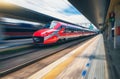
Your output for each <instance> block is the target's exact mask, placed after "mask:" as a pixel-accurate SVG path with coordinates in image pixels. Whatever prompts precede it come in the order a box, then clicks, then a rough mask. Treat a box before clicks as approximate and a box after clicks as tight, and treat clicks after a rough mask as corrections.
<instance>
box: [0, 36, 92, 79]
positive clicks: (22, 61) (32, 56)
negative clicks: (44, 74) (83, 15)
mask: <svg viewBox="0 0 120 79" xmlns="http://www.w3.org/2000/svg"><path fill="white" fill-rule="evenodd" d="M89 38H91V37H87V38H84V39H82V40H76V41H71V42H68V43H65V44H61V45H54V46H51V47H48V48H42V49H41V48H40V49H38V48H37V49H35V50H32V49H31V51H29V52H28V51H27V52H28V53H26V52H25V54H22V55H20V54H19V55H16V56H13V57H9V58H7V59H3V60H0V64H1V66H0V76H1V77H2V76H5V75H7V74H8V73H11V72H13V71H16V70H18V69H21V68H23V67H25V66H28V65H30V64H32V63H34V62H36V61H39V60H41V59H44V58H46V57H48V56H51V55H53V54H55V53H57V52H60V51H63V50H65V49H67V48H70V47H73V46H74V45H77V44H79V43H80V42H82V41H85V40H87V39H89Z"/></svg>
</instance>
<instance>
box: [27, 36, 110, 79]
mask: <svg viewBox="0 0 120 79" xmlns="http://www.w3.org/2000/svg"><path fill="white" fill-rule="evenodd" d="M28 79H109V77H108V69H107V63H106V54H105V47H104V41H103V36H102V34H99V35H97V36H95V37H94V38H92V39H90V40H89V41H88V42H86V43H85V44H83V45H82V46H80V47H78V48H76V49H74V50H73V51H71V52H69V53H68V54H67V55H65V56H64V57H62V58H60V59H58V60H56V61H55V62H53V63H52V64H50V65H48V66H46V67H45V68H43V69H42V70H40V71H38V72H36V73H35V74H33V75H31V76H30V77H29V78H28Z"/></svg>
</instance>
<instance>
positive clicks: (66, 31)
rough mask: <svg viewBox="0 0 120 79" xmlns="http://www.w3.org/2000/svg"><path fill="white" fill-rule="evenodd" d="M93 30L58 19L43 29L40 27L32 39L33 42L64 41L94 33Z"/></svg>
mask: <svg viewBox="0 0 120 79" xmlns="http://www.w3.org/2000/svg"><path fill="white" fill-rule="evenodd" d="M94 34H95V32H94V31H90V30H89V29H86V28H83V27H80V26H77V25H71V24H67V23H63V22H59V21H52V22H51V23H50V24H49V25H46V26H45V27H44V28H43V29H40V30H38V31H36V32H34V34H33V41H34V43H35V44H52V43H56V42H58V41H61V40H62V41H65V40H68V39H73V38H77V37H83V36H89V35H94Z"/></svg>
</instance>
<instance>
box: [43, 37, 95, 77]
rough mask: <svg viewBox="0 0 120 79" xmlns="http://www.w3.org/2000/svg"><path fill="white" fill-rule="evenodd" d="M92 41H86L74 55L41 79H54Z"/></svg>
mask: <svg viewBox="0 0 120 79" xmlns="http://www.w3.org/2000/svg"><path fill="white" fill-rule="evenodd" d="M94 39H95V38H94ZM94 39H92V40H91V41H88V42H87V43H86V45H85V46H83V47H82V48H80V49H78V50H77V51H76V53H74V54H73V55H72V56H70V57H69V58H68V59H66V60H65V61H64V62H62V63H60V64H58V65H57V66H56V67H55V68H54V69H52V70H51V71H50V72H48V73H47V74H46V75H44V76H43V77H42V78H41V79H55V78H56V77H57V76H58V75H59V74H60V73H61V72H62V71H63V70H64V69H65V68H66V67H67V66H68V65H69V64H70V63H72V61H73V60H74V59H75V57H76V56H78V55H79V54H80V53H82V51H83V50H85V49H86V47H88V46H89V45H90V44H91V43H92V42H93V41H94Z"/></svg>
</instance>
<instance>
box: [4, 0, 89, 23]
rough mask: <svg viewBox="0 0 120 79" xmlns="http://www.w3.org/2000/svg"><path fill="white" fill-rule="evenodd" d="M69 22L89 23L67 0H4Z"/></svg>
mask: <svg viewBox="0 0 120 79" xmlns="http://www.w3.org/2000/svg"><path fill="white" fill-rule="evenodd" d="M5 1H6V2H10V3H13V4H16V5H18V6H22V7H24V8H28V9H31V10H33V11H37V12H40V13H43V14H46V15H49V16H53V17H56V18H59V19H62V20H65V21H68V22H71V23H75V24H81V23H90V21H89V20H88V19H87V18H85V16H84V15H82V14H81V13H80V12H79V11H78V10H77V9H76V8H75V7H74V6H73V5H72V4H71V3H69V2H68V0H5Z"/></svg>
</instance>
